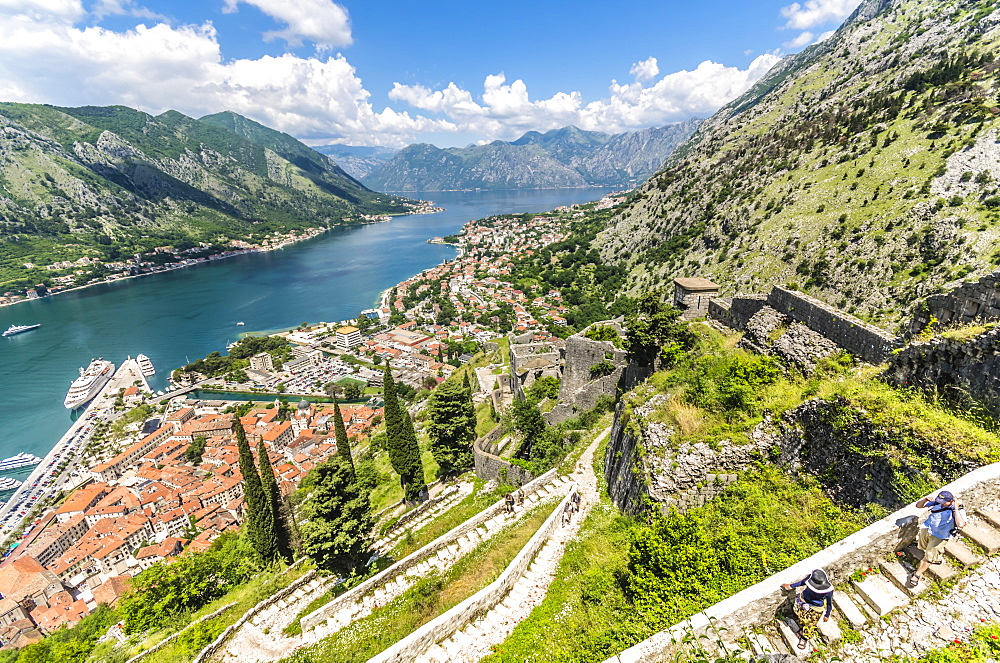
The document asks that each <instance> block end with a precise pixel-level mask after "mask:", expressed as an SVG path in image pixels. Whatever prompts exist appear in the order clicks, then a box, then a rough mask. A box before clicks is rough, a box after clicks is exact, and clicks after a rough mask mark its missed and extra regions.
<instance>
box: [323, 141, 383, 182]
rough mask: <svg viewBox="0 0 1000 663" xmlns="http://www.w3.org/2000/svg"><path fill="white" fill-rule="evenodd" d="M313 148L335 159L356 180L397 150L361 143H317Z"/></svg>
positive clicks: (380, 164) (379, 165)
mask: <svg viewBox="0 0 1000 663" xmlns="http://www.w3.org/2000/svg"><path fill="white" fill-rule="evenodd" d="M313 149H314V150H316V151H317V152H319V153H320V154H325V155H327V156H328V157H330V158H331V159H333V160H334V161H336V162H337V165H338V166H340V167H341V168H343V169H344V170H345V171H347V173H348V174H349V175H350V176H351V177H353V178H354V179H357V180H360V179H362V178H364V177H367V176H368V174H369V173H371V172H373V171H374V170H376V169H378V168H379V167H381V166H383V165H385V162H386V161H388V160H389V159H391V158H393V157H394V156H396V153H397V152H398V151H399V150H395V149H392V148H390V147H378V146H371V147H367V146H362V145H317V146H315V147H314V148H313Z"/></svg>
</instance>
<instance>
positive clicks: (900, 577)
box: [879, 560, 938, 598]
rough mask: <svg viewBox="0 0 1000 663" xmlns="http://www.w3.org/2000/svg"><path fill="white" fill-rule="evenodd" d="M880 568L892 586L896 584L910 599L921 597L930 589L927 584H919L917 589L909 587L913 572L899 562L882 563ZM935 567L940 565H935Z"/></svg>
mask: <svg viewBox="0 0 1000 663" xmlns="http://www.w3.org/2000/svg"><path fill="white" fill-rule="evenodd" d="M879 566H880V567H881V569H882V573H883V574H884V575H885V576H886V577H887V578H889V580H890V581H891V582H892V584H894V585H895V586H896V588H897V589H899V590H900V591H901V592H903V593H904V594H906V595H907V596H909V597H910V598H913V597H915V596H920V595H921V594H923V593H924V592H926V591H927V589H928V587H930V585H929V584H928V583H926V582H921V583H918V584H917V586H916V587H907V581H909V579H910V576H911V571H910V569H908V568H906V567H905V566H903V565H902V564H901V563H900V562H899V560H893V561H892V562H882V564H880V565H879ZM934 566H938V565H937V564H935V565H934Z"/></svg>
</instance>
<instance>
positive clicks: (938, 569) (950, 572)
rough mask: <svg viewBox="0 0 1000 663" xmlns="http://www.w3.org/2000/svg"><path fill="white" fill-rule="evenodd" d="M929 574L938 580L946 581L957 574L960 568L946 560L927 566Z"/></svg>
mask: <svg viewBox="0 0 1000 663" xmlns="http://www.w3.org/2000/svg"><path fill="white" fill-rule="evenodd" d="M927 575H929V576H931V577H932V578H934V579H935V580H937V581H940V582H944V581H945V580H951V579H952V578H954V577H955V576H957V575H958V570H957V569H956V568H955V567H954V566H952V565H951V564H949V563H948V562H947V561H944V562H942V563H941V564H931V565H930V566H929V567H928V568H927Z"/></svg>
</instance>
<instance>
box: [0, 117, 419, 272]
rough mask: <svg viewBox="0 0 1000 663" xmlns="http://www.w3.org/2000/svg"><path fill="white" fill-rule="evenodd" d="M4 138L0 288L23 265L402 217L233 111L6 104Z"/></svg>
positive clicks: (321, 159) (388, 202)
mask: <svg viewBox="0 0 1000 663" xmlns="http://www.w3.org/2000/svg"><path fill="white" fill-rule="evenodd" d="M0 134H2V139H0V290H4V289H10V288H13V287H18V286H20V285H23V284H21V283H20V281H21V280H23V279H24V278H26V277H27V276H26V274H25V272H24V270H25V269H29V268H26V267H24V263H28V264H36V265H45V264H47V263H49V262H52V261H54V260H65V259H76V258H79V257H82V256H91V257H98V258H100V259H115V258H116V257H117V256H118V255H128V254H131V253H135V252H137V251H140V250H144V249H148V248H151V247H155V246H158V245H162V244H175V245H177V244H185V243H187V244H191V243H192V242H198V241H205V242H212V243H225V242H226V241H228V240H230V239H252V238H259V237H262V236H264V235H265V234H269V233H272V232H275V231H283V230H289V229H294V228H305V227H321V226H324V225H329V224H332V223H340V222H342V221H343V220H345V219H352V218H357V216H358V215H359V214H362V213H384V212H391V211H402V209H403V207H402V205H401V201H400V199H398V198H394V197H391V196H384V195H382V194H377V193H375V192H373V191H370V190H369V189H367V188H365V187H364V186H363V185H361V184H360V183H359V182H358V181H357V180H355V179H353V178H352V177H350V176H349V175H347V174H346V173H345V172H344V171H342V170H341V169H340V168H339V167H337V166H336V164H334V163H333V162H332V161H330V160H329V159H328V158H327V157H325V156H324V155H322V154H319V153H318V152H315V151H313V150H311V149H310V148H308V147H306V146H305V145H303V144H302V143H299V142H298V141H297V140H295V139H294V138H292V137H291V136H288V135H287V134H282V133H279V132H277V131H273V130H271V129H268V128H267V127H264V126H262V125H260V124H257V123H256V122H253V121H251V120H248V119H246V118H244V117H241V116H239V115H236V114H233V113H222V114H219V115H214V116H209V117H206V118H203V119H202V120H196V119H193V118H190V117H187V116H185V115H182V114H181V113H178V112H176V111H168V112H166V113H163V114H161V115H159V116H156V117H153V116H151V115H148V114H146V113H143V112H140V111H136V110H133V109H130V108H125V107H122V106H112V107H92V106H88V107H81V108H56V107H53V106H43V105H32V104H14V103H3V104H0ZM33 282H34V281H32V283H33Z"/></svg>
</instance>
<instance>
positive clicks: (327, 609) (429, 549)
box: [302, 469, 556, 631]
mask: <svg viewBox="0 0 1000 663" xmlns="http://www.w3.org/2000/svg"><path fill="white" fill-rule="evenodd" d="M555 475H556V471H555V469H551V470H549V471H548V472H546V473H545V474H543V475H542V476H540V477H538V478H537V479H535V480H534V481H531V482H530V483H528V484H526V485H524V486H523V487H522V488H521V490H523V491H524V495H525V497H527V496H528V495H532V494H534V492H535V491H536V490H538V489H539V488H540V487H542V486H544V485H545V484H546V483H548V482H549V481H550V480H551V479H552V478H553V477H554V476H555ZM505 508H506V505H505V504H504V501H503V500H502V499H500V500H497V501H496V502H494V503H493V505H492V506H490V507H489V508H488V509H483V510H482V511H480V512H479V513H477V514H476V515H475V516H473V517H472V518H469V519H468V520H466V521H465V522H464V523H462V524H461V525H459V526H458V527H456V528H454V529H453V530H451V531H450V532H446V533H444V534H442V535H441V536H439V537H438V538H436V539H434V540H433V541H431V542H430V543H428V544H427V545H426V546H424V547H423V548H421V549H420V550H417V551H414V552H413V553H411V554H410V555H408V556H407V557H404V558H403V559H401V560H399V561H398V562H396V563H395V564H393V565H392V566H390V567H389V568H387V569H384V570H383V571H381V572H380V573H378V574H376V575H374V576H372V577H371V578H369V579H368V580H366V581H364V582H363V583H361V584H360V585H356V586H354V587H352V588H351V589H349V590H348V591H346V592H344V593H343V594H341V595H340V596H338V597H337V598H335V599H334V600H333V601H331V602H329V603H327V604H326V605H324V606H322V607H321V608H318V609H317V610H314V611H313V612H311V613H309V614H308V615H306V616H305V617H303V618H302V630H303V631H308V630H309V629H311V628H314V627H315V626H316V625H317V624H320V623H322V622H324V621H326V620H327V619H329V618H330V617H332V616H333V615H335V614H337V612H339V611H340V609H341V608H343V607H344V606H345V605H347V604H348V603H350V602H353V601H359V600H361V598H362V597H363V596H365V595H366V594H368V593H369V592H372V591H374V590H375V589H377V588H379V587H382V586H383V585H385V584H386V583H387V582H389V581H390V580H392V579H393V578H395V577H396V576H398V575H399V574H401V573H404V572H405V571H406V570H407V569H410V568H413V567H414V566H416V565H418V564H420V563H421V562H423V561H424V560H425V559H427V558H428V557H430V556H432V555H434V554H435V553H437V551H439V550H441V549H442V548H446V547H448V546H450V545H451V544H453V543H455V541H457V540H458V539H460V538H461V537H462V536H464V535H465V534H466V533H467V532H471V531H472V530H474V529H476V528H477V527H479V526H480V525H482V524H483V523H484V522H486V521H487V520H489V519H491V518H493V517H494V516H496V515H497V514H499V513H500V512H501V511H502V510H503V509H505Z"/></svg>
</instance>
